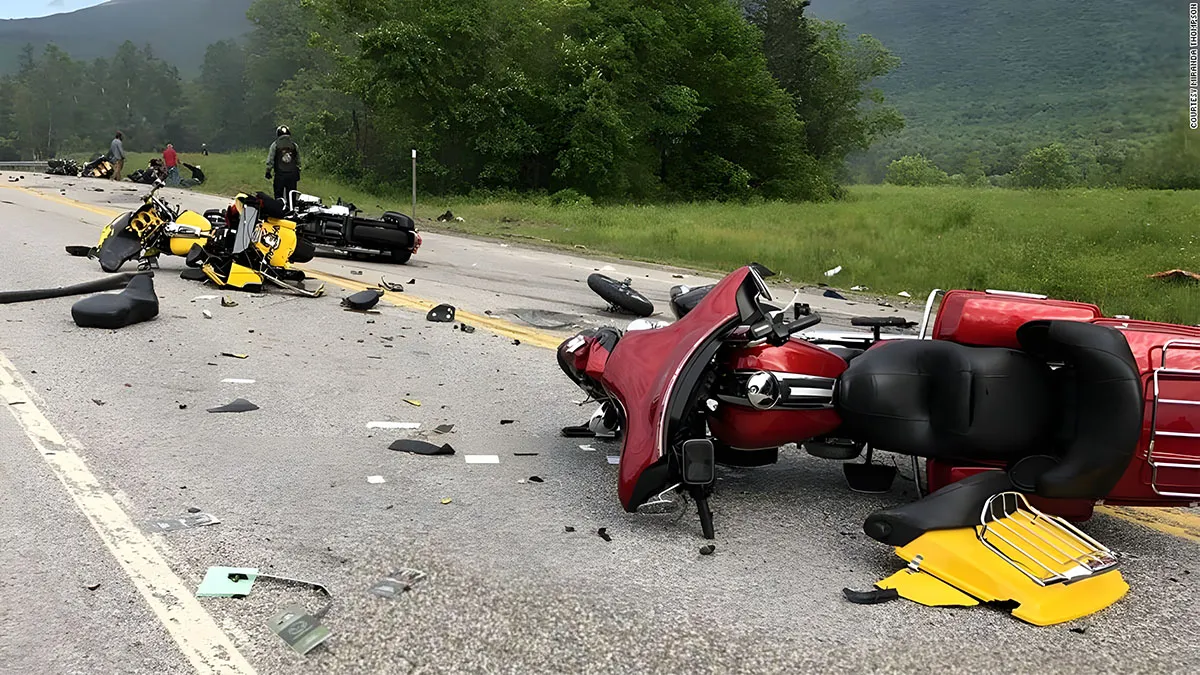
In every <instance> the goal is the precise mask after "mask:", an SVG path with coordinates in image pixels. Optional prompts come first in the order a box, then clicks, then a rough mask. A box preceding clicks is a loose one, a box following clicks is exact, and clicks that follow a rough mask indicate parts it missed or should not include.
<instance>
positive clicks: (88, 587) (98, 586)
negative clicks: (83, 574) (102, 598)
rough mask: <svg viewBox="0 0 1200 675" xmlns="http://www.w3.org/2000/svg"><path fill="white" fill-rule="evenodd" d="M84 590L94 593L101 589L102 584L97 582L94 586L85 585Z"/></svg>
mask: <svg viewBox="0 0 1200 675" xmlns="http://www.w3.org/2000/svg"><path fill="white" fill-rule="evenodd" d="M84 588H86V589H88V590H89V591H94V590H96V589H97V588H100V582H99V581H97V582H96V583H94V584H87V585H85V586H84Z"/></svg>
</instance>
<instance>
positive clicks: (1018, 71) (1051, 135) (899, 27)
mask: <svg viewBox="0 0 1200 675" xmlns="http://www.w3.org/2000/svg"><path fill="white" fill-rule="evenodd" d="M810 13H811V14H812V15H814V16H817V17H822V18H828V19H834V20H837V21H842V22H844V23H846V24H847V27H848V29H849V32H850V34H852V35H853V34H858V33H870V34H871V35H873V36H874V37H876V38H878V39H879V40H880V41H882V42H883V43H884V45H886V46H887V47H888V49H889V50H891V51H892V53H894V54H895V55H896V56H898V57H899V58H900V60H901V65H900V67H899V68H897V69H896V70H894V71H893V72H892V73H890V74H889V75H887V76H886V77H884V78H882V79H881V80H880V81H879V87H880V88H881V89H882V90H883V91H884V93H885V94H886V95H887V98H888V100H889V101H890V102H891V103H892V104H893V105H895V106H896V107H897V108H898V109H899V110H900V112H901V113H902V114H903V115H904V117H905V120H906V122H907V124H906V127H905V129H904V131H903V132H901V133H900V134H899V135H898V136H896V137H894V138H892V139H889V140H887V141H885V142H881V143H878V144H876V145H875V146H874V147H873V148H872V150H871V152H870V153H868V155H867V157H866V158H865V161H863V160H860V161H859V162H858V163H857V166H858V167H859V168H860V169H863V170H864V171H865V174H866V175H867V176H869V177H870V178H871V179H874V180H879V179H881V178H882V177H883V172H884V170H885V169H886V167H887V161H889V160H891V159H895V158H896V157H898V156H900V155H903V154H913V153H918V152H919V153H922V154H924V155H925V156H926V157H928V158H930V159H932V160H933V161H935V162H936V163H937V164H938V165H939V166H940V167H941V168H942V169H945V170H946V171H948V172H949V173H959V172H961V171H962V170H963V166H964V163H965V162H966V160H967V156H968V153H970V152H971V151H978V152H979V153H980V157H981V159H982V161H983V165H984V169H985V171H987V173H989V174H1004V173H1008V172H1009V171H1011V170H1013V169H1014V168H1015V167H1016V164H1017V162H1018V160H1019V159H1020V158H1021V156H1022V155H1023V154H1024V153H1025V152H1026V151H1027V150H1029V149H1030V148H1031V147H1033V146H1034V145H1039V144H1042V143H1047V142H1051V141H1056V140H1057V141H1063V142H1064V143H1066V145H1067V146H1068V148H1070V149H1071V150H1072V152H1073V153H1074V155H1075V156H1076V157H1077V158H1080V155H1081V154H1084V153H1087V152H1090V153H1092V155H1093V156H1098V158H1099V160H1100V163H1102V164H1103V163H1105V162H1109V163H1117V162H1120V161H1122V160H1123V159H1124V157H1125V155H1126V154H1127V152H1128V150H1129V149H1130V148H1131V147H1134V146H1137V145H1138V144H1139V143H1140V142H1143V141H1145V140H1146V139H1147V137H1149V136H1151V135H1154V134H1157V133H1161V132H1164V131H1165V130H1166V129H1167V126H1168V124H1169V123H1170V122H1172V121H1174V117H1175V116H1176V115H1178V114H1182V113H1184V112H1186V110H1187V4H1186V3H1182V2H1177V1H1175V0H1110V1H1109V2H1078V1H1075V0H1038V1H1037V2H1028V1H1026V0H989V2H960V1H958V0H814V1H813V3H812V5H811V7H810Z"/></svg>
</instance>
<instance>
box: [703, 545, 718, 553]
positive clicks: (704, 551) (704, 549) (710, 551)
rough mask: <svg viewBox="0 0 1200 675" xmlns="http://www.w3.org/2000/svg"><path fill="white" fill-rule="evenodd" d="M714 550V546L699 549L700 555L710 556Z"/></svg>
mask: <svg viewBox="0 0 1200 675" xmlns="http://www.w3.org/2000/svg"><path fill="white" fill-rule="evenodd" d="M716 550H717V547H716V546H713V545H712V544H705V545H704V546H701V547H700V555H712V554H713V551H716Z"/></svg>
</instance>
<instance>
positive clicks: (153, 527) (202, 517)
mask: <svg viewBox="0 0 1200 675" xmlns="http://www.w3.org/2000/svg"><path fill="white" fill-rule="evenodd" d="M197 511H199V509H197ZM219 522H221V521H220V520H217V518H215V517H214V516H212V515H210V514H207V513H196V515H193V516H183V517H181V518H173V519H171V520H155V521H151V522H149V523H146V524H145V525H143V527H145V528H146V529H147V530H149V531H151V532H170V531H172V530H186V529H190V528H193V527H204V526H205V525H216V524H217V523H219Z"/></svg>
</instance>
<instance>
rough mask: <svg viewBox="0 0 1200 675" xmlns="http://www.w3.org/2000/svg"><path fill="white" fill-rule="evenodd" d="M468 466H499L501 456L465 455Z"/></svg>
mask: <svg viewBox="0 0 1200 675" xmlns="http://www.w3.org/2000/svg"><path fill="white" fill-rule="evenodd" d="M464 457H465V458H466V460H467V464H499V463H500V456H499V455H464Z"/></svg>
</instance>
